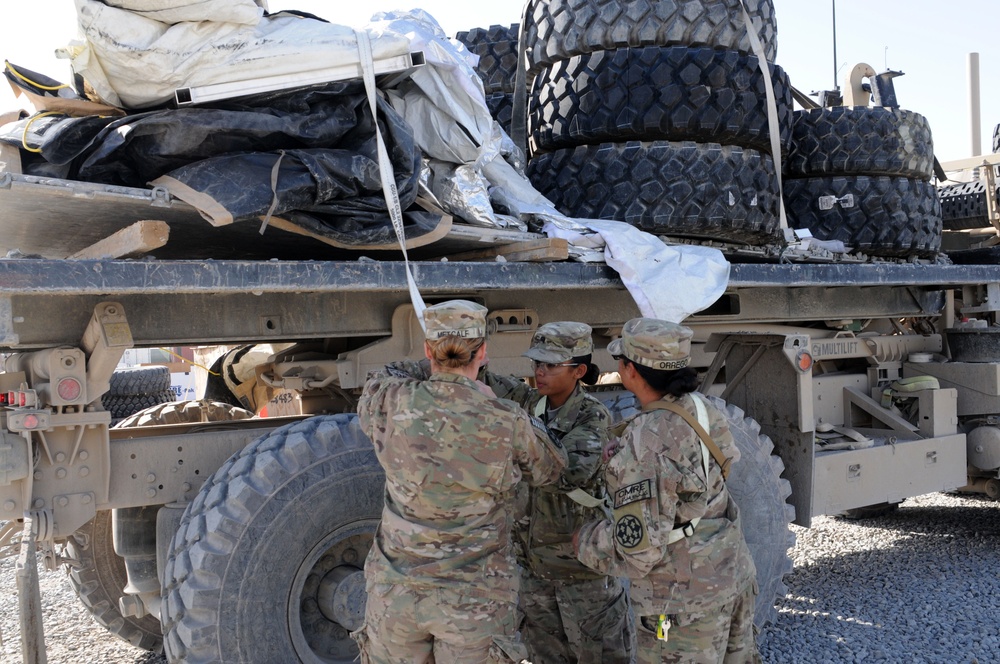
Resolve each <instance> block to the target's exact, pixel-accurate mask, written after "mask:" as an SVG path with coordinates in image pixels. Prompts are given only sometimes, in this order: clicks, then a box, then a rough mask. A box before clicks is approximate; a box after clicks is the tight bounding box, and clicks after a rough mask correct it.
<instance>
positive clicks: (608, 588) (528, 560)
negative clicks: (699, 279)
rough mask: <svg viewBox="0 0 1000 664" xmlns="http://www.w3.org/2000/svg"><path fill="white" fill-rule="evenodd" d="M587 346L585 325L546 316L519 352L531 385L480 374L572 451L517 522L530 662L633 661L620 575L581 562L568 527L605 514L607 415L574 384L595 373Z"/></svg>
mask: <svg viewBox="0 0 1000 664" xmlns="http://www.w3.org/2000/svg"><path fill="white" fill-rule="evenodd" d="M593 352H594V343H593V340H592V339H591V329H590V326H589V325H586V324H584V323H577V322H572V321H561V322H555V323H546V324H545V325H542V326H541V327H539V328H538V330H537V331H536V332H535V334H534V336H533V338H532V340H531V347H530V348H528V350H527V351H525V352H524V356H525V357H528V358H530V359H531V360H532V369H533V372H534V376H535V386H536V387H535V388H532V387H530V386H528V385H527V384H526V383H524V382H523V381H521V380H519V379H517V378H514V377H509V376H498V375H495V374H493V373H491V372H483V374H482V375H483V379H484V380H485V382H486V383H487V384H488V385H490V387H492V388H493V390H494V392H496V394H497V396H499V397H503V398H506V399H511V400H513V401H515V402H517V403H519V404H521V405H522V406H523V407H524V408H525V409H526V410H528V411H529V412H530V413H532V414H534V415H535V416H536V417H538V418H540V419H542V421H544V422H545V424H546V426H547V427H548V428H549V431H550V432H552V433H553V434H554V435H555V436H556V437H557V438H558V439H560V440H561V442H562V444H563V446H564V447H565V448H566V452H567V454H568V455H569V466H568V467H567V469H566V470H565V471H564V472H563V475H562V478H561V479H560V481H559V482H558V483H557V484H554V485H549V486H544V487H536V488H532V489H530V491H529V492H528V508H527V516H526V517H525V518H523V519H521V520H520V521H519V522H518V525H517V526H516V532H517V535H518V539H519V540H520V542H521V545H522V550H523V558H522V560H521V564H522V567H523V568H524V569H523V572H522V579H521V598H520V602H521V608H522V610H523V611H524V614H525V618H524V623H523V624H522V636H523V637H524V642H525V644H526V645H527V647H528V655H529V659H530V660H531V661H533V662H546V663H549V664H569V663H570V662H601V663H603V664H619V663H620V664H630V662H631V661H632V657H633V652H634V649H635V645H634V641H635V623H634V620H633V619H632V617H631V615H630V613H629V610H628V597H627V595H626V593H625V590H624V588H623V587H622V584H621V581H620V580H619V579H618V578H617V577H614V576H608V575H606V574H603V573H600V572H595V571H593V570H591V569H589V568H587V567H586V566H585V565H583V564H582V563H580V562H579V561H578V560H577V559H576V556H575V554H574V552H573V533H574V531H575V530H576V529H577V528H579V527H580V526H582V525H583V524H585V523H587V522H589V521H592V520H594V519H599V518H602V517H603V516H604V512H603V510H602V506H603V502H604V501H603V498H604V477H603V473H602V472H601V470H602V464H601V451H602V449H603V447H604V444H605V443H606V442H607V439H608V433H607V429H608V424H609V422H610V419H611V417H610V415H609V414H608V410H607V408H605V407H604V405H603V404H601V402H600V401H598V400H597V399H595V398H593V397H592V396H590V395H588V394H587V393H586V392H584V391H583V388H582V386H581V384H580V383H581V382H584V383H595V382H596V381H597V377H598V375H599V371H598V369H597V366H596V365H594V364H593V363H592V362H591V359H592V354H593Z"/></svg>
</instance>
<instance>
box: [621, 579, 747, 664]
mask: <svg viewBox="0 0 1000 664" xmlns="http://www.w3.org/2000/svg"><path fill="white" fill-rule="evenodd" d="M755 594H756V593H755V592H754V584H752V583H751V584H750V585H749V587H748V588H747V590H746V592H744V593H743V594H741V595H739V596H738V597H737V598H736V599H735V600H734V601H732V602H730V603H728V604H723V605H722V606H719V607H717V608H715V609H713V610H711V611H709V612H706V613H680V614H675V615H668V616H667V618H669V619H670V623H671V626H670V629H669V630H668V631H667V640H666V641H660V640H659V639H657V638H656V623H657V620H658V619H659V616H641V617H640V618H639V621H638V622H639V624H638V625H637V626H636V632H637V634H638V644H639V648H638V650H639V658H638V664H661V663H664V664H666V663H670V664H674V663H680V662H683V663H684V664H759V663H760V655H759V654H758V653H757V644H756V642H755V640H754V631H753V605H754V595H755Z"/></svg>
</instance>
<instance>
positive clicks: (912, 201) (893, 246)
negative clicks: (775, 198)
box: [785, 176, 942, 257]
mask: <svg viewBox="0 0 1000 664" xmlns="http://www.w3.org/2000/svg"><path fill="white" fill-rule="evenodd" d="M785 201H786V204H787V211H788V223H789V225H790V226H791V227H792V228H808V229H809V230H810V231H811V232H812V234H813V236H814V237H816V238H818V239H820V240H841V241H843V242H844V244H845V245H847V246H848V247H851V248H852V249H854V250H856V251H861V252H864V253H867V254H871V255H874V256H893V257H909V256H914V255H915V256H923V257H930V256H933V255H934V254H935V253H937V251H938V250H939V249H940V248H941V230H942V222H941V203H940V201H939V200H938V197H937V191H936V190H935V188H934V185H932V184H930V183H928V182H923V181H920V180H910V179H907V178H890V177H866V176H858V177H828V178H810V179H806V180H787V181H785ZM823 208H828V209H823Z"/></svg>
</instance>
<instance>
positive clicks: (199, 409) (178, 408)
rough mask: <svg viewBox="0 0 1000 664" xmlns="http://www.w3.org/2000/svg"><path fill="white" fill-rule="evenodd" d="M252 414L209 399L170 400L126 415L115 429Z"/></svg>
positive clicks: (239, 416)
mask: <svg viewBox="0 0 1000 664" xmlns="http://www.w3.org/2000/svg"><path fill="white" fill-rule="evenodd" d="M253 416H254V414H253V413H251V412H250V411H249V410H246V409H245V408H240V407H239V406H234V405H232V404H228V403H223V402H221V401H212V400H210V399H198V400H191V401H172V402H170V403H162V404H158V405H155V406H152V407H150V408H146V409H145V410H141V411H139V412H138V413H134V414H133V415H130V416H129V417H126V418H125V419H123V420H122V421H121V422H119V423H118V424H116V425H115V428H116V429H124V428H128V427H151V426H160V425H164V424H197V423H199V422H229V421H231V420H248V419H250V418H252V417H253Z"/></svg>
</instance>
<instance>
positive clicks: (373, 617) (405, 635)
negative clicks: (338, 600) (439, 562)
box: [351, 583, 527, 664]
mask: <svg viewBox="0 0 1000 664" xmlns="http://www.w3.org/2000/svg"><path fill="white" fill-rule="evenodd" d="M517 622H518V612H517V606H515V605H514V604H513V603H511V602H504V601H500V600H495V599H488V598H485V597H480V596H474V595H470V594H468V593H465V592H462V591H459V590H453V589H446V588H414V587H410V586H403V585H390V584H383V583H377V584H373V585H372V586H371V587H370V588H369V589H368V604H367V605H366V607H365V624H364V626H362V627H361V629H359V630H357V631H356V632H353V633H352V634H351V636H353V637H354V639H355V641H357V643H358V647H359V648H360V650H361V662H362V664H404V663H405V664H411V663H412V664H416V663H425V664H433V663H434V662H437V663H439V664H451V663H454V664H483V663H484V662H488V663H490V664H493V663H496V664H508V663H510V662H520V661H521V660H522V659H524V658H525V657H526V656H527V652H526V651H525V650H524V645H523V644H521V643H520V642H519V641H518V640H517V638H516V630H517Z"/></svg>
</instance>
